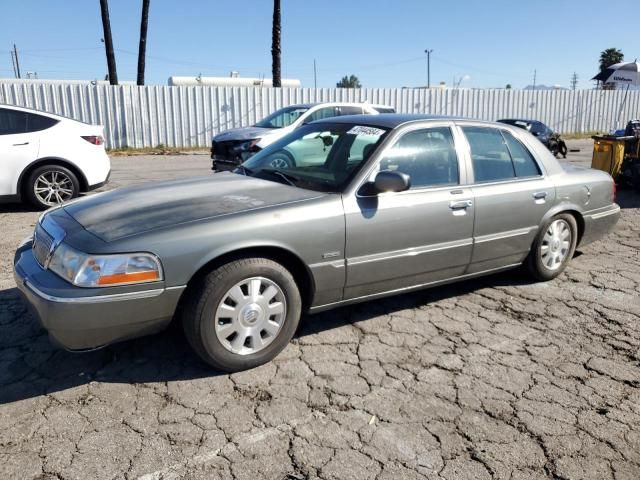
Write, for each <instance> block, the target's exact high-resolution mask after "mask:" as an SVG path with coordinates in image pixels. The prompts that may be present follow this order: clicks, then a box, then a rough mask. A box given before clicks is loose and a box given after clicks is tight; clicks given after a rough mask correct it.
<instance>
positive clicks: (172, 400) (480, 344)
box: [0, 142, 640, 480]
mask: <svg viewBox="0 0 640 480" xmlns="http://www.w3.org/2000/svg"><path fill="white" fill-rule="evenodd" d="M576 145H578V146H580V147H581V149H582V152H581V153H578V154H574V153H572V154H570V158H569V161H571V162H575V163H585V162H587V163H588V159H589V156H590V146H589V144H588V142H571V145H570V146H576ZM208 165H209V163H208V159H207V157H206V156H183V157H134V158H116V159H114V164H113V166H114V175H113V178H112V183H111V184H110V185H109V188H113V187H115V186H119V185H123V184H127V183H133V182H139V181H144V180H148V179H152V178H167V177H172V176H175V175H190V174H197V173H204V172H206V169H207V168H208ZM619 202H620V204H621V205H622V207H623V212H622V218H621V220H620V222H619V224H618V226H617V228H616V230H615V232H614V233H613V234H612V235H611V236H610V237H609V238H607V239H606V240H604V241H601V242H598V243H595V244H592V245H589V246H587V247H585V248H580V249H579V251H578V254H577V256H576V257H575V258H574V259H573V261H572V262H571V263H570V265H569V267H568V269H567V270H566V272H565V273H564V274H562V275H561V276H560V277H559V278H557V279H556V280H553V281H551V282H548V283H532V282H531V281H530V280H529V279H528V277H527V276H526V275H524V274H522V273H519V272H517V271H516V272H508V273H505V274H500V275H494V276H490V277H486V278H483V279H480V280H474V281H467V282H464V283H459V284H455V285H450V286H447V287H441V288H434V289H431V290H425V291H422V292H418V293H414V294H409V295H402V296H397V297H394V298H390V299H385V300H380V301H375V302H370V303H366V304H361V305H358V306H354V307H348V308H342V309H339V310H335V311H332V312H326V313H323V314H320V315H316V316H312V317H306V318H305V319H303V322H302V326H301V328H300V331H299V332H298V334H297V335H296V338H295V339H294V340H293V342H292V343H291V344H290V346H289V347H288V348H287V349H286V350H285V351H284V352H283V353H282V354H281V355H280V356H279V357H278V358H277V359H276V360H275V361H273V362H271V363H269V364H267V365H264V366H262V367H259V368H256V369H254V370H251V371H247V372H243V373H239V374H233V375H226V374H219V373H217V372H215V371H212V370H210V369H208V368H207V367H206V366H205V365H203V364H202V363H201V362H200V361H199V360H198V359H197V358H196V357H195V355H194V354H192V353H191V351H190V350H189V348H188V346H187V345H186V341H185V339H184V337H183V335H182V333H181V330H180V328H178V327H172V328H170V329H169V330H168V331H166V332H164V333H161V334H158V335H155V336H152V337H146V338H142V339H138V340H134V341H129V342H125V343H122V344H118V345H113V346H111V347H108V348H105V349H103V350H100V351H96V352H92V353H86V354H71V353H67V352H64V351H60V350H56V349H55V348H54V347H52V346H51V345H50V344H49V342H48V339H47V337H46V335H45V334H44V333H43V331H42V330H40V329H39V327H38V326H37V325H36V324H35V322H34V321H33V319H32V318H31V317H30V315H29V313H28V312H27V309H26V308H25V305H24V304H23V303H22V301H21V300H20V299H19V298H18V296H17V293H16V290H15V288H14V283H13V279H12V274H11V260H12V257H13V251H14V250H15V248H16V246H17V244H18V243H19V241H20V240H21V239H22V238H23V237H25V236H27V235H28V234H29V233H30V232H31V230H32V229H33V225H34V223H35V222H36V220H37V217H38V214H37V212H32V211H29V210H28V209H26V208H24V207H20V206H7V205H5V206H1V207H0V224H1V226H2V232H3V234H2V236H1V237H0V251H1V254H0V478H2V479H5V478H7V479H23V478H25V479H29V478H33V479H120V478H125V479H132V478H141V479H145V480H151V479H156V480H160V479H165V480H166V479H177V478H190V479H197V478H203V479H204V478H206V479H218V478H220V479H316V478H320V479H326V480H330V479H378V480H388V479H414V478H415V479H417V478H428V479H447V480H454V479H456V480H457V479H489V478H499V479H512V480H524V479H542V478H558V479H583V478H584V479H618V480H622V479H628V480H637V479H638V478H640V253H639V252H640V195H638V194H637V193H633V192H631V191H621V192H620V193H619Z"/></svg>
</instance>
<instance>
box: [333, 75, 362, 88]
mask: <svg viewBox="0 0 640 480" xmlns="http://www.w3.org/2000/svg"><path fill="white" fill-rule="evenodd" d="M336 87H338V88H362V84H361V83H360V80H359V79H358V77H356V76H355V75H349V76H346V75H345V76H344V77H342V79H341V80H340V81H339V82H338V83H336Z"/></svg>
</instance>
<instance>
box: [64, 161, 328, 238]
mask: <svg viewBox="0 0 640 480" xmlns="http://www.w3.org/2000/svg"><path fill="white" fill-rule="evenodd" d="M322 195H324V194H323V193H319V192H314V191H312V190H304V189H302V188H296V187H291V186H288V185H283V184H281V183H277V182H270V181H268V180H261V179H257V178H252V177H246V176H243V175H238V174H235V173H218V174H215V175H211V176H208V177H197V178H185V179H179V180H172V181H168V182H155V183H147V184H142V185H137V186H132V187H125V188H119V189H116V190H112V191H109V192H104V193H99V194H97V195H91V196H89V197H85V198H83V199H82V200H79V201H74V202H71V203H69V204H68V205H66V206H65V207H64V210H65V211H66V212H67V213H68V214H69V215H71V216H72V217H73V218H74V219H75V220H76V221H77V222H78V223H80V224H81V225H82V226H83V227H84V228H85V229H86V230H87V231H89V232H90V233H92V234H94V235H95V236H97V237H99V238H101V239H102V240H104V241H106V242H111V241H114V240H119V239H122V238H124V237H129V236H132V235H138V234H141V233H144V232H148V231H151V230H156V229H160V228H166V227H171V226H175V225H180V224H184V223H188V222H194V221H198V220H204V219H211V218H215V217H218V216H221V215H230V214H237V213H241V212H246V211H249V210H256V209H262V208H267V207H272V206H276V205H283V204H286V203H291V202H298V201H303V200H309V199H312V198H317V197H320V196H322Z"/></svg>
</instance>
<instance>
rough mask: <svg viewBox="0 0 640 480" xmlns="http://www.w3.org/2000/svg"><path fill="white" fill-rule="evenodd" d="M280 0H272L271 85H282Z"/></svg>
mask: <svg viewBox="0 0 640 480" xmlns="http://www.w3.org/2000/svg"><path fill="white" fill-rule="evenodd" d="M280 33H281V19H280V0H273V30H272V36H271V58H272V63H271V73H272V76H273V86H274V87H281V86H282V72H281V68H280V52H281V50H280Z"/></svg>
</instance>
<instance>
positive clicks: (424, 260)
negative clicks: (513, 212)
mask: <svg viewBox="0 0 640 480" xmlns="http://www.w3.org/2000/svg"><path fill="white" fill-rule="evenodd" d="M381 170H397V171H400V172H402V173H406V174H407V175H409V176H410V178H411V188H410V189H409V190H407V191H405V192H397V193H382V194H378V195H373V196H361V195H353V196H350V197H345V199H344V204H345V214H346V227H347V234H346V252H345V253H346V259H347V280H346V286H345V296H344V297H345V299H351V298H358V297H363V296H367V295H371V294H376V293H382V292H389V291H395V290H402V289H405V288H408V287H412V286H418V285H424V284H428V283H432V282H436V281H439V280H443V279H447V278H452V277H456V276H459V275H462V274H463V273H464V271H465V269H466V268H467V266H468V264H469V261H470V258H471V249H472V235H473V217H474V206H473V197H472V193H471V190H470V188H468V187H467V186H465V183H466V178H465V177H466V175H465V174H464V169H461V168H460V162H459V155H458V154H457V152H456V147H455V143H454V133H453V131H452V130H451V128H450V127H449V126H448V125H446V124H443V125H442V126H433V127H429V128H426V127H422V128H420V127H412V128H411V129H408V130H407V131H406V133H404V134H402V135H401V136H400V137H399V138H398V139H397V141H396V142H394V143H393V144H392V145H391V146H390V147H389V148H387V149H386V150H385V151H384V152H382V153H381V159H380V160H379V162H378V164H377V166H376V168H375V170H374V171H373V172H372V174H371V177H370V178H369V180H373V178H374V177H375V175H376V173H377V172H378V171H381Z"/></svg>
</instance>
